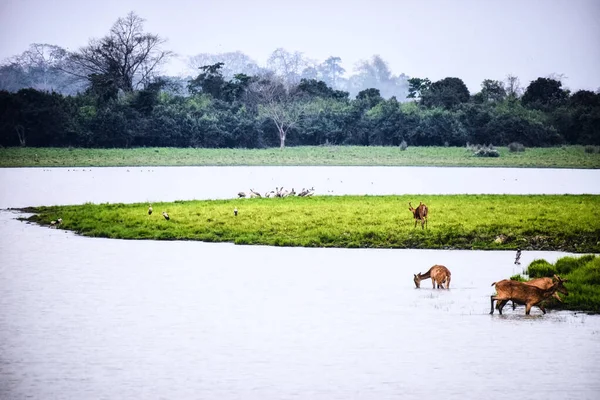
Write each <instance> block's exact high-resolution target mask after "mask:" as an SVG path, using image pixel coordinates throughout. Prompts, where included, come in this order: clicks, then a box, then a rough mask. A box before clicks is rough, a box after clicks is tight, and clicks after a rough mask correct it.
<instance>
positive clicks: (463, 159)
mask: <svg viewBox="0 0 600 400" xmlns="http://www.w3.org/2000/svg"><path fill="white" fill-rule="evenodd" d="M498 151H499V153H500V157H495V158H488V157H476V156H473V152H472V151H471V150H468V149H467V148H465V147H409V148H407V149H406V150H404V151H402V150H400V148H399V147H360V146H314V147H288V148H286V149H284V150H283V151H281V150H279V149H193V148H184V149H183V148H135V149H80V148H61V149H59V148H2V149H0V167H114V166H117V167H118V166H219V165H223V166H224V165H337V166H344V165H364V166H372V165H381V166H439V167H536V168H600V153H598V152H586V151H585V148H584V147H583V146H563V147H553V148H528V149H526V150H525V151H524V152H514V153H513V152H510V151H509V150H508V148H506V147H499V148H498Z"/></svg>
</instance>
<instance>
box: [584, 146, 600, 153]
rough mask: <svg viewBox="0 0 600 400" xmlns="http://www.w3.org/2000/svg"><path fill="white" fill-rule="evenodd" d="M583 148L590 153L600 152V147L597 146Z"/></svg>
mask: <svg viewBox="0 0 600 400" xmlns="http://www.w3.org/2000/svg"><path fill="white" fill-rule="evenodd" d="M583 150H584V151H585V152H586V153H588V154H594V153H600V147H597V146H585V148H584V149H583Z"/></svg>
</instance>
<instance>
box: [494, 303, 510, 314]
mask: <svg viewBox="0 0 600 400" xmlns="http://www.w3.org/2000/svg"><path fill="white" fill-rule="evenodd" d="M507 303H508V300H501V301H499V302H497V303H496V308H497V309H498V312H499V313H500V314H502V309H503V308H504V306H505V305H506V304H507Z"/></svg>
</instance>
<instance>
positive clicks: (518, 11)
mask: <svg viewBox="0 0 600 400" xmlns="http://www.w3.org/2000/svg"><path fill="white" fill-rule="evenodd" d="M129 11H135V12H136V13H137V14H139V15H140V16H141V17H143V18H145V19H146V25H145V29H146V31H148V32H152V33H156V34H159V35H161V36H162V37H164V38H166V39H168V42H167V44H166V48H167V49H170V50H172V51H175V52H176V53H178V54H179V55H180V56H181V57H182V58H185V56H189V55H195V54H198V53H221V52H229V51H236V50H239V51H242V52H243V53H246V54H247V55H249V56H250V57H252V58H254V59H255V60H256V61H257V62H258V63H259V64H260V65H263V66H264V65H265V63H266V60H267V58H268V56H269V55H270V53H271V52H273V50H275V49H276V48H278V47H283V48H285V49H286V50H288V51H301V52H303V53H304V54H305V56H307V57H309V58H313V59H316V60H317V61H319V62H320V61H323V60H324V59H326V58H327V57H329V56H339V57H341V58H342V62H343V66H344V67H345V68H346V70H347V71H349V72H351V71H352V70H353V68H354V65H355V63H356V62H357V61H359V60H363V59H368V58H370V57H371V56H373V55H374V54H379V55H380V56H381V57H382V58H383V59H384V60H385V61H387V62H388V64H389V66H390V68H391V70H392V71H393V73H394V74H400V73H405V74H407V75H409V76H411V77H413V76H416V77H428V78H430V79H431V80H438V79H441V78H444V77H447V76H455V77H459V78H461V79H463V80H464V81H465V83H466V84H467V86H468V87H469V89H470V90H471V92H476V91H478V90H479V88H480V84H481V82H482V81H483V80H484V79H500V80H502V79H504V78H505V76H506V75H507V74H509V73H511V74H514V75H517V76H518V77H519V78H520V79H521V84H522V85H523V86H527V85H528V84H529V82H530V81H531V80H534V79H535V78H537V77H539V76H548V75H549V74H552V73H557V74H564V75H565V76H566V77H567V79H565V80H564V82H563V83H564V85H565V86H566V87H568V88H570V89H571V90H578V89H590V90H596V89H598V88H600V0H554V1H553V0H487V1H486V0H454V1H450V0H448V1H444V0H435V1H434V0H430V1H428V0H414V1H401V0H395V1H394V0H368V1H367V0H365V1H363V0H354V1H353V0H345V1H342V0H296V1H293V2H291V1H285V0H211V1H207V0H162V1H155V0H103V1H94V0H0V59H5V58H7V57H10V56H12V55H15V54H19V53H21V52H23V51H24V50H26V49H27V47H28V45H29V44H30V43H49V44H56V45H59V46H61V47H65V48H67V49H70V50H75V49H77V48H79V47H80V46H83V45H85V44H86V43H87V42H88V39H90V38H92V37H101V36H104V35H105V34H106V33H107V32H108V31H109V29H110V27H111V26H112V24H113V23H114V22H115V20H116V19H117V18H119V17H122V16H125V15H126V14H127V13H128V12H129ZM183 69H184V67H183V64H177V63H176V62H174V63H172V64H171V65H170V66H169V67H168V69H167V72H168V73H170V74H173V75H175V74H178V73H180V72H183Z"/></svg>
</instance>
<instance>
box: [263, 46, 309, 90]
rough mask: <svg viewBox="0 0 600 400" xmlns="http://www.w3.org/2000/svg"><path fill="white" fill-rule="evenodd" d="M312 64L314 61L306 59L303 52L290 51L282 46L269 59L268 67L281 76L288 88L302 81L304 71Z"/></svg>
mask: <svg viewBox="0 0 600 400" xmlns="http://www.w3.org/2000/svg"><path fill="white" fill-rule="evenodd" d="M311 64H313V63H312V62H311V61H310V60H307V59H305V58H304V57H303V56H302V53H301V52H299V51H295V52H293V53H290V52H289V51H287V50H285V49H282V48H278V49H277V50H275V51H274V52H273V53H272V54H271V56H270V57H269V59H268V60H267V67H268V68H269V69H271V70H272V71H273V72H275V74H276V75H277V76H279V77H281V79H282V80H283V83H284V84H285V86H286V87H288V88H289V87H291V86H293V85H296V84H298V82H300V76H301V73H302V71H303V70H304V68H306V67H308V66H311Z"/></svg>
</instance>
